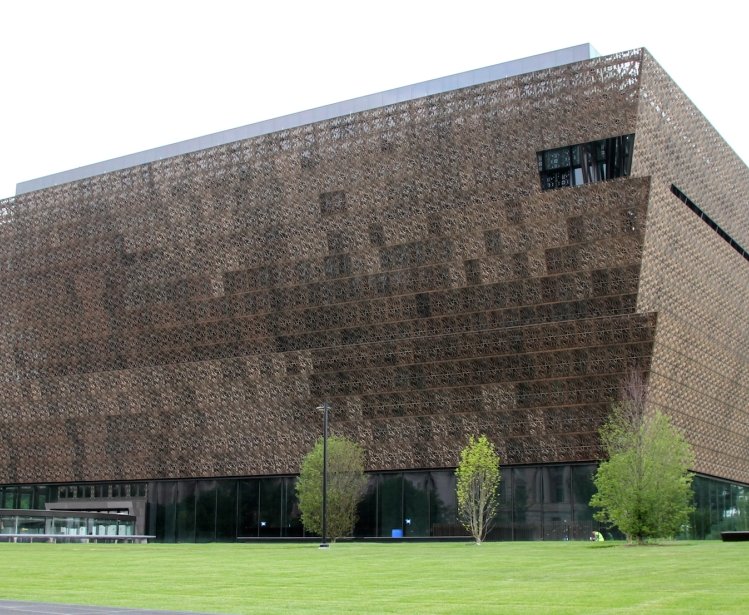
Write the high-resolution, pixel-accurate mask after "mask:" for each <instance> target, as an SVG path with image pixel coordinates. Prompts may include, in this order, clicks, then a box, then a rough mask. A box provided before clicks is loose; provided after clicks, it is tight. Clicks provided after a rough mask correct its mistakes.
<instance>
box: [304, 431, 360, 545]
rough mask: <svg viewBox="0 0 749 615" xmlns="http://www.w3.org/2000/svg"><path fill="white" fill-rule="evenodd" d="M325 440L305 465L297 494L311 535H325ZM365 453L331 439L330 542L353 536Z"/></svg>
mask: <svg viewBox="0 0 749 615" xmlns="http://www.w3.org/2000/svg"><path fill="white" fill-rule="evenodd" d="M322 483H323V440H322V438H320V439H319V440H318V441H317V442H316V444H315V447H314V448H313V449H312V450H311V451H310V452H309V453H307V456H306V457H305V458H304V460H303V461H302V469H301V472H300V474H299V480H297V483H296V493H297V498H298V500H299V510H300V511H301V513H302V524H303V525H304V528H305V529H306V530H307V531H308V532H312V533H315V534H322ZM366 487H367V477H366V476H365V475H364V449H363V448H362V447H361V446H359V445H358V444H356V443H355V442H352V441H351V440H348V439H346V438H342V437H339V436H330V437H328V484H327V493H328V498H327V521H328V523H327V529H328V535H329V536H330V538H331V540H333V541H335V539H336V538H340V537H342V536H350V535H351V534H352V533H353V531H354V525H356V520H357V513H356V509H357V506H358V505H359V502H360V501H361V499H362V497H363V496H364V491H365V489H366Z"/></svg>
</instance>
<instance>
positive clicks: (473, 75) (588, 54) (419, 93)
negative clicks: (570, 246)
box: [16, 43, 599, 196]
mask: <svg viewBox="0 0 749 615" xmlns="http://www.w3.org/2000/svg"><path fill="white" fill-rule="evenodd" d="M598 55H599V54H598V52H597V51H596V50H595V49H594V48H593V47H592V46H591V45H590V44H589V43H584V44H582V45H575V46H573V47H567V48H565V49H558V50H555V51H548V52H545V53H540V54H537V55H534V56H529V57H526V58H520V59H517V60H511V61H509V62H502V63H500V64H494V65H492V66H486V67H483V68H477V69H473V70H469V71H465V72H462V73H456V74H453V75H447V76H445V77H438V78H436V79H429V80H427V81H421V82H419V83H415V84H412V85H406V86H402V87H398V88H394V89H391V90H385V91H383V92H378V93H375V94H368V95H365V96H359V97H357V98H351V99H349V100H345V101H341V102H336V103H331V104H328V105H323V106H321V107H315V108H313V109H307V110H305V111H299V112H297V113H291V114H289V115H283V116H280V117H276V118H273V119H269V120H263V121H260V122H256V123H254V124H247V125H245V126H240V127H238V128H231V129H228V130H222V131H219V132H215V133H212V134H208V135H203V136H200V137H195V138H192V139H187V140H185V141H178V142H176V143H172V144H169V145H163V146H160V147H156V148H152V149H147V150H143V151H141V152H136V153H133V154H127V155H125V156H119V157H117V158H111V159H109V160H103V161H101V162H95V163H93V164H88V165H85V166H82V167H77V168H75V169H70V170H68V171H61V172H59V173H53V174H51V175H45V176H43V177H39V178H36V179H30V180H27V181H22V182H19V183H18V184H16V196H18V195H21V194H25V193H27V192H32V191H34V190H41V189H44V188H50V187H52V186H56V185H59V184H66V183H69V182H73V181H78V180H81V179H86V178H89V177H94V176H96V175H103V174H104V173H110V172H112V171H120V170H122V169H127V168H130V167H135V166H139V165H142V164H148V163H150V162H156V161H158V160H163V159H165V158H173V157H175V156H181V155H183V154H190V153H193V152H197V151H200V150H204V149H208V148H211V147H216V146H219V145H226V144H228V143H233V142H236V141H241V140H244V139H249V138H252V137H258V136H261V135H265V134H270V133H273V132H279V131H281V130H287V129H290V128H298V127H300V126H304V125H307V124H312V123H315V122H321V121H325V120H331V119H334V118H336V117H341V116H345V115H349V114H352V113H359V112H361V111H368V110H371V109H376V108H379V107H385V106H387V105H391V104H395V103H399V102H405V101H409V100H414V99H417V98H422V97H424V96H429V95H432V94H441V93H444V92H449V91H451V90H458V89H461V88H465V87H470V86H472V85H479V84H481V83H487V82H490V81H497V80H500V79H506V78H508V77H515V76H517V75H522V74H525V73H531V72H534V71H538V70H544V69H547V68H554V67H556V66H563V65H565V64H572V63H574V62H580V61H583V60H590V59H592V58H595V57H598Z"/></svg>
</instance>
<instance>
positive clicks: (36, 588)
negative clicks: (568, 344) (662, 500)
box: [0, 541, 749, 615]
mask: <svg viewBox="0 0 749 615" xmlns="http://www.w3.org/2000/svg"><path fill="white" fill-rule="evenodd" d="M748 563H749V543H743V544H742V543H721V542H715V541H706V542H679V543H671V544H665V545H661V546H647V547H631V546H627V545H624V544H620V543H616V544H615V543H604V544H591V543H586V542H522V543H521V542H514V543H485V544H483V545H481V546H476V545H473V544H468V543H458V544H455V543H415V544H407V543H393V544H376V543H375V544H363V543H342V544H336V545H333V546H332V547H331V548H330V549H329V550H327V551H325V550H320V549H318V548H317V546H315V545H309V544H207V545H206V544H201V545H195V544H178V545H161V544H151V545H103V544H101V545H95V544H90V545H74V544H71V545H64V544H57V545H51V544H7V543H1V544H0V598H2V599H13V600H38V601H43V602H62V603H69V604H90V605H103V606H120V607H133V608H151V609H173V610H191V611H199V612H205V613H234V614H236V615H240V614H245V613H247V614H250V613H270V614H273V613H434V614H440V613H444V614H448V613H470V614H479V615H480V614H482V613H523V614H525V615H527V614H528V613H533V612H539V613H541V612H543V613H559V614H566V613H570V614H572V613H574V614H576V615H577V614H582V613H643V612H647V613H746V612H747V609H749V606H748V605H749V574H747V572H746V570H747V564H748Z"/></svg>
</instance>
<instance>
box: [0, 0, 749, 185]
mask: <svg viewBox="0 0 749 615" xmlns="http://www.w3.org/2000/svg"><path fill="white" fill-rule="evenodd" d="M515 5H517V6H515ZM742 6H747V5H743V3H740V2H736V1H731V2H729V1H728V0H712V1H711V2H696V1H693V0H681V1H679V2H676V1H671V0H648V1H641V0H624V1H621V2H610V1H606V0H601V1H595V0H594V1H593V2H571V3H570V2H559V1H558V0H557V1H556V2H548V1H546V0H531V1H526V2H516V1H515V0H494V1H489V0H487V1H483V2H480V1H475V0H456V1H454V2H445V1H442V0H430V1H423V2H422V1H420V0H411V1H409V0H397V1H393V0H376V1H375V2H368V3H366V4H365V3H363V2H357V0H347V1H333V0H319V1H314V0H308V1H306V2H305V1H302V0H300V1H293V0H265V1H257V2H245V1H242V0H233V1H232V0H228V1H225V0H205V1H204V2H197V1H193V0H178V1H172V0H146V1H143V0H127V1H125V0H118V1H115V0H96V1H84V0H66V1H62V0H57V1H51V0H50V1H44V0H2V1H1V2H0V198H2V197H8V196H12V195H13V194H15V185H16V183H17V182H19V181H25V180H28V179H33V178H36V177H41V176H44V175H49V174H51V173H56V172H59V171H65V170H68V169H72V168H75V167H79V166H82V165H86V164H90V163H94V162H98V161H101V160H106V159H109V158H114V157H117V156H122V155H125V154H130V153H134V152H138V151H141V150H144V149H150V148H152V147H158V146H160V145H166V144H168V143H173V142H176V141H182V140H184V139H189V138H192V137H197V136H200V135H204V134H209V133H212V132H217V131H219V130H225V129H228V128H234V127H237V126H242V125H244V124H250V123H253V122H257V121H260V120H265V119H270V118H273V117H277V116H279V115H285V114H287V113H293V112H295V111H301V110H304V109H309V108H313V107H317V106H320V105H324V104H328V103H332V102H337V101H340V100H345V99H348V98H353V97H356V96H362V95H365V94H371V93H374V92H379V91H382V90H386V89H390V88H394V87H398V86H402V85H408V84H411V83H416V82H419V81H424V80H427V79H432V78H435V77H441V76H444V75H449V74H452V73H456V72H461V71H465V70H470V69H473V68H479V67H482V66H488V65H490V64H497V63H499V62H504V61H507V60H513V59H516V58H521V57H525V56H529V55H534V54H537V53H542V52H545V51H551V50H553V49H559V48H563V47H569V46H572V45H578V44H581V43H588V42H589V43H591V44H592V45H593V46H594V47H595V48H596V49H597V50H598V51H599V52H600V53H601V54H607V53H614V52H617V51H623V50H626V49H632V48H634V47H641V46H644V47H647V48H648V49H649V50H650V52H651V53H652V54H653V55H654V56H655V58H656V60H658V62H659V63H660V64H661V65H662V66H663V67H664V68H665V69H666V71H668V72H669V74H670V75H671V76H672V77H673V78H674V79H675V81H676V82H677V83H678V84H679V85H680V86H681V87H682V89H683V90H684V91H685V92H686V93H687V95H689V96H690V97H691V99H692V100H693V101H694V102H695V104H696V105H697V106H698V107H699V108H700V110H701V111H702V112H703V113H704V114H705V115H706V116H707V118H708V120H710V121H711V122H712V124H713V126H715V127H716V128H717V129H718V131H719V132H720V133H721V134H722V135H723V136H724V138H725V139H726V140H727V141H728V143H729V144H730V145H731V146H732V147H733V148H734V149H735V150H736V152H737V153H738V154H739V155H740V156H741V157H742V158H743V159H744V160H745V161H747V160H749V122H747V115H748V114H749V110H747V104H746V101H745V93H746V90H747V89H748V88H749V86H748V85H747V84H746V79H745V74H746V73H747V52H746V47H747V38H749V31H747V28H746V13H747V9H741V7H742Z"/></svg>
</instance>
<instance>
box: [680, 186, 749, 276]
mask: <svg viewBox="0 0 749 615" xmlns="http://www.w3.org/2000/svg"><path fill="white" fill-rule="evenodd" d="M671 192H672V193H673V194H674V195H675V196H677V197H678V198H679V199H681V200H682V201H683V202H684V204H685V205H686V206H687V207H689V209H691V210H692V211H693V212H694V213H695V214H697V215H698V216H699V218H700V220H702V221H703V222H704V223H705V224H707V225H708V226H709V227H710V228H711V229H713V230H714V231H715V232H716V233H718V235H720V237H721V238H722V239H723V241H725V242H726V243H727V244H728V245H730V246H731V247H732V248H733V249H734V250H736V252H738V253H739V254H741V256H743V257H744V258H745V259H746V260H748V261H749V252H747V251H746V250H745V249H744V248H743V246H742V245H741V244H740V243H739V242H738V241H736V240H735V239H734V238H733V237H731V236H730V235H729V234H728V233H726V232H725V231H724V230H723V229H722V228H720V226H718V223H717V222H715V220H713V219H712V218H711V217H710V216H708V215H707V214H706V213H705V212H704V211H702V208H701V207H700V206H699V205H697V203H695V202H694V201H693V200H692V199H690V198H689V197H688V196H687V195H686V194H684V193H683V192H682V191H681V190H679V189H678V188H677V187H676V186H674V185H673V184H671Z"/></svg>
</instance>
